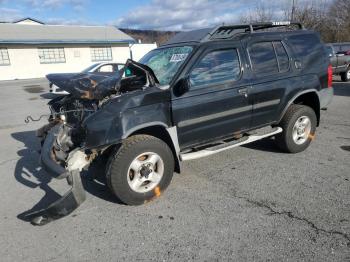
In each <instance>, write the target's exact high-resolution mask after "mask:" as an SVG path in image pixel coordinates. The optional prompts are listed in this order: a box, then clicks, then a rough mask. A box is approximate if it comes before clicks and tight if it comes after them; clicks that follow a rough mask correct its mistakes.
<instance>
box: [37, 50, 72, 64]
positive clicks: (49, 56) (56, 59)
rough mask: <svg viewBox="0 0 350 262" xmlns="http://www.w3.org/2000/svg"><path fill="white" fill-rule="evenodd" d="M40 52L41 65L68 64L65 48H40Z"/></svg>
mask: <svg viewBox="0 0 350 262" xmlns="http://www.w3.org/2000/svg"><path fill="white" fill-rule="evenodd" d="M38 52H39V59H40V64H57V63H65V62H66V57H65V55H64V48H63V47H49V48H39V49H38Z"/></svg>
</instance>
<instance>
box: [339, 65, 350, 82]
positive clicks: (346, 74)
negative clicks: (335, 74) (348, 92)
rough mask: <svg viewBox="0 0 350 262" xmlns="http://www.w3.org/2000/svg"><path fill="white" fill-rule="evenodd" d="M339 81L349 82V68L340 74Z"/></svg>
mask: <svg viewBox="0 0 350 262" xmlns="http://www.w3.org/2000/svg"><path fill="white" fill-rule="evenodd" d="M340 77H341V80H342V81H343V82H349V81H350V67H348V69H346V71H345V72H344V73H341V74H340Z"/></svg>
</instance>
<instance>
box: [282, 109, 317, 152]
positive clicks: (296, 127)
mask: <svg viewBox="0 0 350 262" xmlns="http://www.w3.org/2000/svg"><path fill="white" fill-rule="evenodd" d="M316 125H317V117H316V114H315V111H314V110H313V109H312V108H311V107H308V106H305V105H291V106H290V107H289V108H288V110H287V112H286V113H285V115H284V116H283V118H282V121H281V122H280V124H279V126H280V127H282V129H283V132H282V133H280V134H278V135H277V136H276V142H277V145H278V147H279V148H281V149H282V150H283V151H285V152H288V153H298V152H301V151H304V150H305V149H306V148H307V147H308V146H309V145H310V143H311V141H312V140H313V138H314V136H315V131H316Z"/></svg>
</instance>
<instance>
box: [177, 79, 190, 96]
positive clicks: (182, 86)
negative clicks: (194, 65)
mask: <svg viewBox="0 0 350 262" xmlns="http://www.w3.org/2000/svg"><path fill="white" fill-rule="evenodd" d="M173 90H174V94H175V95H176V96H182V95H183V94H185V93H187V92H188V91H189V90H190V81H189V77H188V76H187V77H184V78H181V79H179V80H178V81H177V82H176V84H175V85H174V88H173Z"/></svg>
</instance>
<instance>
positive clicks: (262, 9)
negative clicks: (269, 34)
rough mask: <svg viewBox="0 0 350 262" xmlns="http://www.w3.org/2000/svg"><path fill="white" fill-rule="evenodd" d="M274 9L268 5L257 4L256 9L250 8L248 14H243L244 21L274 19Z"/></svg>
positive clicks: (241, 19)
mask: <svg viewBox="0 0 350 262" xmlns="http://www.w3.org/2000/svg"><path fill="white" fill-rule="evenodd" d="M273 17H274V10H273V9H272V8H271V7H266V6H265V5H264V4H260V5H258V6H256V8H255V9H253V10H249V12H248V14H246V15H244V16H241V18H240V21H241V22H242V23H260V22H269V21H272V20H273Z"/></svg>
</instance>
